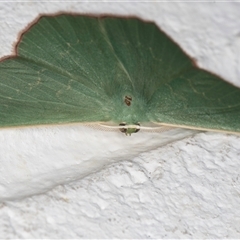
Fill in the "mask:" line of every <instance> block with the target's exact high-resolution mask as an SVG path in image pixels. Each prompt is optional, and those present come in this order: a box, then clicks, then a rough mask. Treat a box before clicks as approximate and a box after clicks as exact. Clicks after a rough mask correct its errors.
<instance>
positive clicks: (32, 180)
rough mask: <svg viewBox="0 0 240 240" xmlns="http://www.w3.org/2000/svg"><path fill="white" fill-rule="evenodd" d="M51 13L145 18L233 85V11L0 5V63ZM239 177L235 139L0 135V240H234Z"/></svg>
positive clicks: (188, 6) (236, 14)
mask: <svg viewBox="0 0 240 240" xmlns="http://www.w3.org/2000/svg"><path fill="white" fill-rule="evenodd" d="M58 11H74V12H79V13H101V14H103V13H104V14H120V15H125V16H129V15H131V16H132V15H135V16H138V17H141V18H143V19H148V20H154V21H155V22H156V23H157V24H158V25H159V26H160V27H161V28H162V29H163V30H165V31H166V32H167V33H168V34H169V35H170V36H172V38H173V39H174V40H175V41H176V42H178V43H179V44H180V45H181V46H182V47H183V48H184V50H185V51H186V52H188V53H189V54H190V55H191V56H192V57H194V58H196V59H197V61H198V63H199V65H200V66H202V67H204V68H206V69H208V70H211V71H213V72H215V73H217V74H219V75H221V76H222V77H224V78H225V79H226V80H228V81H230V82H233V83H235V84H237V85H238V86H240V80H239V79H240V67H239V66H240V60H239V56H240V28H239V26H240V4H237V3H158V2H151V3H100V2H98V3H93V2H92V3H76V2H75V3H74V2H68V3H64V2H56V3H54V2H52V3H49V2H48V3H47V2H45V3H41V2H39V3H35V2H34V1H29V2H25V3H20V2H19V3H17V2H16V3H13V2H7V1H6V2H1V3H0V46H1V47H0V56H4V55H8V54H10V53H11V48H12V44H13V43H14V42H15V41H16V39H17V35H18V33H19V32H20V31H21V30H22V29H24V28H25V27H26V26H27V25H28V23H30V22H31V21H32V20H34V19H35V18H36V17H37V16H38V14H40V13H56V12H58ZM184 136H185V137H186V138H184V139H182V138H183V137H184ZM187 136H188V137H187ZM189 136H190V137H189ZM176 139H181V140H179V141H177V142H173V141H174V140H176ZM166 143H168V144H167V145H166ZM239 169H240V138H239V137H237V136H231V135H226V134H217V133H199V134H197V135H195V136H193V132H191V131H181V130H178V129H177V130H173V131H171V132H168V133H164V134H160V133H149V132H139V133H138V134H135V135H133V136H132V137H125V136H124V135H122V134H121V133H120V132H103V131H99V130H95V129H92V128H87V127H83V126H78V125H76V126H54V127H53V126H52V127H36V128H25V129H4V130H0V202H1V203H0V238H80V237H85V238H107V237H108V238H113V237H115V238H134V237H135V238H154V237H155V238H164V237H168V238H169V237H171V238H177V237H182V238H193V237H194V238H230V237H231V238H240V217H239V216H240V185H239V184H240V173H239ZM39 194H40V195H39Z"/></svg>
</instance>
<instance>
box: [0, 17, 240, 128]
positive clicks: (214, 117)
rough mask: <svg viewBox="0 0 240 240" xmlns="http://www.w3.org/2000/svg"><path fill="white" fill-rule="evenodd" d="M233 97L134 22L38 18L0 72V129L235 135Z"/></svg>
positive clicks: (148, 26)
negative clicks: (121, 127) (75, 127)
mask: <svg viewBox="0 0 240 240" xmlns="http://www.w3.org/2000/svg"><path fill="white" fill-rule="evenodd" d="M126 96H127V97H128V98H129V97H130V98H131V99H132V100H131V104H130V105H128V104H126V102H125V99H126ZM239 96H240V90H239V89H238V88H236V87H234V86H232V85H230V84H228V83H226V82H224V81H223V80H222V79H220V78H218V77H216V76H214V75H212V74H210V73H207V72H205V71H203V70H200V69H198V68H195V67H194V66H193V64H192V61H191V59H190V58H189V57H188V56H187V55H186V54H185V53H184V52H183V51H182V50H181V49H180V48H179V47H178V46H177V45H176V44H175V43H174V42H173V41H171V39H169V38H168V37H167V36H166V35H165V34H164V33H163V32H161V31H160V30H159V29H158V28H157V27H156V26H155V24H153V23H145V22H142V21H140V20H138V19H134V18H132V19H123V18H93V17H85V16H71V15H59V16H56V17H42V18H41V19H40V20H39V21H38V22H37V23H36V24H35V25H34V26H32V27H31V28H30V30H29V31H28V32H27V33H25V34H24V35H23V37H22V40H21V42H20V44H19V45H18V57H16V58H14V59H8V60H5V61H3V62H2V63H1V64H0V126H18V125H31V124H47V123H69V122H99V121H113V122H116V124H119V123H121V122H126V123H129V124H136V123H138V122H149V121H152V122H158V123H163V124H165V125H174V126H184V127H191V128H199V129H209V130H211V129H216V130H225V131H230V132H234V131H236V132H239V131H240V123H239V121H238V119H239V117H240V111H239V103H240V99H239Z"/></svg>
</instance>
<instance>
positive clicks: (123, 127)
mask: <svg viewBox="0 0 240 240" xmlns="http://www.w3.org/2000/svg"><path fill="white" fill-rule="evenodd" d="M119 126H120V128H119V130H120V131H121V132H122V133H125V134H126V136H131V134H132V133H137V132H138V131H139V130H140V124H139V123H137V124H126V123H120V124H119Z"/></svg>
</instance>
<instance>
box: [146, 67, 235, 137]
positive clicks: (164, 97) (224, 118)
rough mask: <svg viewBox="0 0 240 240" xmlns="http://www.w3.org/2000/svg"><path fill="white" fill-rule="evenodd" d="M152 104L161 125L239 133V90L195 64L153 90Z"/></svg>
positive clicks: (153, 114)
mask: <svg viewBox="0 0 240 240" xmlns="http://www.w3.org/2000/svg"><path fill="white" fill-rule="evenodd" d="M151 106H152V107H153V106H154V107H155V113H154V112H151V117H150V118H151V119H154V121H156V122H159V123H160V122H162V123H163V124H164V125H172V126H182V127H186V128H194V129H205V130H216V131H226V132H240V89H239V88H237V87H235V86H233V85H231V84H229V83H227V82H225V81H223V80H222V79H221V78H219V77H217V76H215V75H213V74H210V73H209V72H206V71H204V70H200V69H198V68H196V67H192V68H190V69H188V70H186V71H183V72H182V73H180V74H179V75H178V76H176V77H175V78H172V79H171V80H170V81H169V83H167V84H164V85H163V86H161V87H160V88H158V89H156V91H155V93H154V95H153V97H152V99H151V105H150V107H151Z"/></svg>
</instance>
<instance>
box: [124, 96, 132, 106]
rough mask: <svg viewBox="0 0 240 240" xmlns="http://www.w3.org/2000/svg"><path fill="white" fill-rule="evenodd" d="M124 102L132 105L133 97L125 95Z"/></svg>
mask: <svg viewBox="0 0 240 240" xmlns="http://www.w3.org/2000/svg"><path fill="white" fill-rule="evenodd" d="M124 102H125V103H126V105H127V106H130V105H131V103H132V97H130V96H125V99H124Z"/></svg>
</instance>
